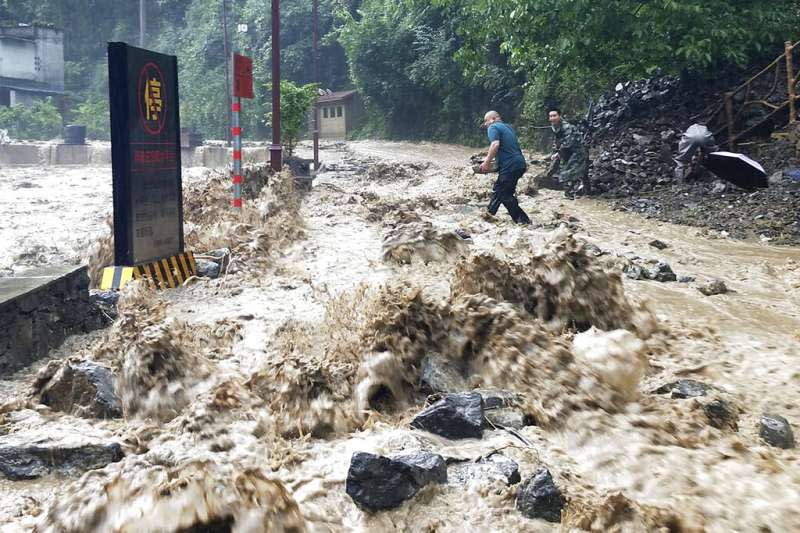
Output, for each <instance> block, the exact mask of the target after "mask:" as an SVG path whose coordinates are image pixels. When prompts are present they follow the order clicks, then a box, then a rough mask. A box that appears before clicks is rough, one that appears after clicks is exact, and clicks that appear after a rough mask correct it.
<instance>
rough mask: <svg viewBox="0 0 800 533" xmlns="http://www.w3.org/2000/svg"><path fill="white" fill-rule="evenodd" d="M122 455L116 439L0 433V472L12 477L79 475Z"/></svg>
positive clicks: (9, 477)
mask: <svg viewBox="0 0 800 533" xmlns="http://www.w3.org/2000/svg"><path fill="white" fill-rule="evenodd" d="M122 456H123V454H122V448H121V447H120V445H119V443H117V442H113V441H99V440H96V439H87V440H86V441H85V442H81V441H75V440H73V439H64V440H59V439H57V438H53V439H50V438H45V439H41V438H40V439H32V440H29V439H27V438H25V437H24V435H23V436H19V435H14V436H6V437H0V473H2V474H3V475H4V476H5V477H6V478H7V479H10V480H12V481H18V480H23V479H36V478H39V477H42V476H45V475H48V474H51V473H58V474H61V475H79V474H82V473H83V472H85V471H87V470H93V469H96V468H102V467H104V466H105V465H107V464H109V463H115V462H117V461H120V460H121V459H122Z"/></svg>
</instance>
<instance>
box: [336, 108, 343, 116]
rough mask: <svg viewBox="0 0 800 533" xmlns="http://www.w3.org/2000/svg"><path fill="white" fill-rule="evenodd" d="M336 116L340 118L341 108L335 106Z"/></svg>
mask: <svg viewBox="0 0 800 533" xmlns="http://www.w3.org/2000/svg"><path fill="white" fill-rule="evenodd" d="M336 116H337V117H341V116H342V106H336Z"/></svg>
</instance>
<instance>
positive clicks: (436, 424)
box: [411, 392, 483, 439]
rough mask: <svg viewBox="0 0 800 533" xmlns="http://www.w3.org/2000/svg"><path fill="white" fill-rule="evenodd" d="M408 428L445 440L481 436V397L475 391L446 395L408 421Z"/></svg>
mask: <svg viewBox="0 0 800 533" xmlns="http://www.w3.org/2000/svg"><path fill="white" fill-rule="evenodd" d="M411 427H413V428H415V429H421V430H423V431H429V432H431V433H435V434H436V435H441V436H442V437H445V438H448V439H479V438H481V437H482V436H483V398H482V397H481V395H480V394H479V393H477V392H464V393H456V394H448V395H447V396H445V397H444V398H443V399H441V400H439V401H437V402H436V403H434V404H433V405H431V406H429V407H428V408H426V409H425V410H423V411H422V412H421V413H419V414H418V415H417V416H415V417H414V419H413V420H412V421H411Z"/></svg>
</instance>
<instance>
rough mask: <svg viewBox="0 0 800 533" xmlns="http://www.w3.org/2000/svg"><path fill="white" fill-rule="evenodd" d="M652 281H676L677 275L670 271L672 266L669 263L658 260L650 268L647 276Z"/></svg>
mask: <svg viewBox="0 0 800 533" xmlns="http://www.w3.org/2000/svg"><path fill="white" fill-rule="evenodd" d="M648 277H649V278H650V279H651V280H653V281H660V282H662V283H663V282H666V281H678V276H676V275H675V272H673V271H672V267H670V266H669V263H667V262H666V261H659V262H658V263H656V265H655V267H653V269H652V270H650V274H649V276H648Z"/></svg>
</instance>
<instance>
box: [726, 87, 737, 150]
mask: <svg viewBox="0 0 800 533" xmlns="http://www.w3.org/2000/svg"><path fill="white" fill-rule="evenodd" d="M725 121H726V123H727V125H728V148H729V149H733V147H734V143H735V142H736V132H735V131H734V126H733V93H725Z"/></svg>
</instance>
